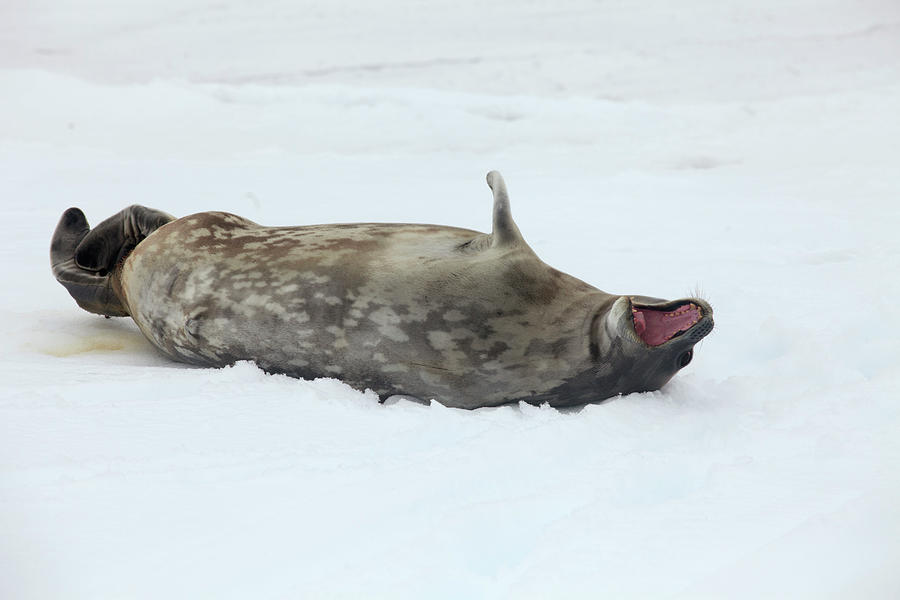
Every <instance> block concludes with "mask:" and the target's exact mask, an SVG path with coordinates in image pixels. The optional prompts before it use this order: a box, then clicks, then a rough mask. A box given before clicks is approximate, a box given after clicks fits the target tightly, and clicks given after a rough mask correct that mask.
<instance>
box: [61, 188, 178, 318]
mask: <svg viewBox="0 0 900 600" xmlns="http://www.w3.org/2000/svg"><path fill="white" fill-rule="evenodd" d="M173 219H174V217H172V216H171V215H168V214H166V213H164V212H162V211H158V210H153V209H150V208H146V207H143V206H138V205H133V206H129V207H128V208H126V209H125V210H123V211H121V212H119V213H117V214H116V215H114V216H112V217H110V218H108V219H106V220H105V221H103V222H102V223H100V224H99V225H98V226H97V227H95V228H94V229H91V228H90V226H89V225H88V222H87V219H86V218H85V216H84V213H83V212H81V210H80V209H78V208H70V209H68V210H67V211H66V212H64V213H63V215H62V217H61V218H60V220H59V223H58V224H57V226H56V230H55V231H54V232H53V238H52V239H51V242H50V266H51V268H52V269H53V276H54V277H56V280H57V281H58V282H60V283H61V284H62V285H63V287H65V288H66V290H67V291H68V292H69V294H70V295H71V296H72V298H74V299H75V302H76V303H77V304H78V306H80V307H81V308H83V309H84V310H86V311H88V312H92V313H96V314H98V315H105V316H107V317H127V316H128V310H127V309H126V307H125V305H124V303H123V302H122V301H121V299H120V298H119V294H118V292H117V290H116V283H117V282H116V281H115V277H116V276H117V273H116V269H117V267H118V266H119V265H120V264H121V262H122V261H124V260H125V258H126V257H127V256H128V254H129V253H131V251H132V250H134V248H135V247H136V246H137V245H138V244H139V243H140V242H141V241H142V240H143V239H144V238H146V237H147V236H148V235H150V234H151V233H153V231H155V230H156V229H158V228H159V227H161V226H162V225H164V224H166V223H168V222H169V221H172V220H173Z"/></svg>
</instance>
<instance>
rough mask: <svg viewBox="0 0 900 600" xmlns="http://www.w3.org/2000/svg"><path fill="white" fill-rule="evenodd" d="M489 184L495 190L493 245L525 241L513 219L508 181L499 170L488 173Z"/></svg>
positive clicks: (495, 246) (494, 246)
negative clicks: (507, 186)
mask: <svg viewBox="0 0 900 600" xmlns="http://www.w3.org/2000/svg"><path fill="white" fill-rule="evenodd" d="M487 184H488V187H490V188H491V191H492V192H494V218H493V224H492V229H491V247H492V248H498V247H500V246H509V245H512V244H518V243H522V244H524V243H525V240H524V239H522V233H521V232H520V231H519V228H518V227H517V226H516V222H515V221H513V218H512V211H511V210H510V208H509V194H508V193H507V192H506V182H505V181H503V176H502V175H500V173H499V172H498V171H491V172H490V173H488V174H487Z"/></svg>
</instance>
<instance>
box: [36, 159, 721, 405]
mask: <svg viewBox="0 0 900 600" xmlns="http://www.w3.org/2000/svg"><path fill="white" fill-rule="evenodd" d="M488 184H489V185H490V186H491V188H492V189H493V191H494V218H493V230H492V233H491V234H482V233H479V232H476V231H471V230H467V229H458V228H454V227H443V226H436V225H411V224H379V223H360V224H349V225H311V226H305V227H263V226H260V225H257V224H256V223H253V222H251V221H248V220H247V219H244V218H241V217H238V216H235V215H232V214H228V213H221V212H207V213H200V214H195V215H191V216H187V217H184V218H181V219H177V220H175V219H173V218H172V217H169V216H168V215H166V214H165V213H160V212H158V211H152V210H150V209H145V208H143V207H129V208H128V209H126V210H125V211H123V212H122V213H120V214H119V215H117V216H116V217H113V218H111V219H109V220H107V221H106V222H104V224H101V226H98V227H97V228H95V229H94V230H91V231H89V229H88V227H87V222H86V220H85V219H84V216H83V214H81V211H78V209H70V210H69V211H67V212H66V214H65V215H63V219H62V220H61V221H60V225H59V227H58V228H57V232H56V234H55V235H54V241H53V246H52V249H51V257H52V258H51V260H52V262H53V264H54V274H55V275H56V276H57V279H59V281H60V282H61V283H63V285H65V286H66V287H67V288H68V289H69V291H70V293H72V295H73V296H74V297H75V298H76V300H78V301H79V304H80V305H81V306H82V307H84V308H86V309H87V310H91V311H92V312H98V313H101V314H107V315H125V314H127V315H131V317H132V318H133V319H134V321H135V322H136V323H137V324H138V326H139V327H140V329H141V331H142V332H143V333H144V335H145V336H146V337H147V338H148V339H149V340H150V341H151V342H152V343H153V344H154V345H155V346H156V347H158V348H159V349H160V350H161V351H162V352H163V353H164V354H166V355H167V356H169V357H171V358H173V359H175V360H178V361H182V362H187V363H191V364H195V365H203V366H215V367H219V366H224V365H228V364H231V363H233V362H235V361H237V360H253V361H255V362H256V363H257V364H258V365H259V366H260V367H261V368H263V369H265V370H267V371H271V372H279V373H286V374H288V375H292V376H295V377H305V378H313V377H323V376H325V377H336V378H338V379H341V380H343V381H345V382H347V383H348V384H350V385H352V386H353V387H356V388H359V389H363V388H371V389H373V390H375V391H376V392H377V393H378V394H379V395H380V396H382V397H386V396H388V395H391V394H406V395H411V396H416V397H420V398H425V399H427V398H435V399H437V400H438V401H439V402H441V403H442V404H445V405H447V406H455V407H463V408H476V407H481V406H495V405H500V404H505V403H509V402H515V401H519V400H524V401H526V402H532V403H539V402H549V403H550V404H551V405H553V406H569V405H576V404H584V403H587V402H593V401H598V400H601V399H604V398H608V397H610V396H613V395H616V394H621V393H629V392H634V391H644V390H655V389H659V388H660V387H661V386H662V385H664V384H665V383H666V382H667V381H668V380H669V379H670V378H671V377H672V376H673V375H674V374H675V372H676V371H678V370H679V369H680V368H681V366H683V365H684V364H686V362H687V361H688V360H690V351H691V348H692V347H693V345H694V344H695V343H696V342H697V341H699V339H701V338H702V337H704V336H705V335H706V334H708V333H709V332H710V331H711V330H712V309H711V308H710V307H709V305H708V304H707V303H705V302H704V301H702V300H699V299H690V301H691V302H693V303H695V304H696V305H697V306H699V307H700V308H701V310H702V314H703V316H702V319H700V321H698V322H697V323H696V324H695V325H694V326H693V327H692V328H691V329H690V330H688V331H686V332H684V333H683V334H682V335H679V336H678V337H675V338H673V339H672V340H670V341H668V342H666V343H665V344H663V345H661V346H656V347H650V346H648V345H646V344H644V343H643V342H642V341H641V339H640V338H639V337H638V336H637V335H636V334H635V331H634V326H633V324H632V319H631V307H632V303H633V302H634V303H641V305H645V306H647V305H652V306H662V307H667V306H669V305H671V306H677V305H678V304H679V303H684V302H685V301H686V300H680V301H677V302H672V303H667V302H665V301H662V300H657V299H652V298H644V297H633V296H618V295H610V294H607V293H605V292H602V291H600V290H598V289H596V288H594V287H592V286H590V285H588V284H586V283H584V282H582V281H580V280H578V279H575V278H574V277H571V276H569V275H566V274H565V273H562V272H560V271H557V270H556V269H553V268H552V267H550V266H548V265H546V264H544V263H543V262H541V260H540V259H539V258H538V257H537V256H536V255H535V253H534V252H533V251H532V249H531V248H530V247H529V246H528V244H526V243H525V241H524V240H523V239H522V236H521V234H520V233H519V230H518V228H517V227H516V224H515V223H514V222H513V219H512V216H511V213H510V209H509V200H508V197H507V193H506V187H505V185H504V183H503V180H502V178H501V177H500V175H499V173H496V172H491V173H489V174H488ZM73 211H77V213H73ZM167 221H168V222H167ZM162 223H165V224H162ZM117 224H118V225H117ZM160 225H161V226H160ZM98 230H102V235H94V232H96V231H98ZM113 232H114V233H113ZM145 237H146V239H144V238H145ZM126 246H132V247H133V250H131V248H130V247H129V248H127V250H131V251H130V253H128V252H127V250H123V248H125V247H126ZM88 249H89V250H90V251H88ZM126 254H127V256H125V255H126ZM73 257H74V259H73Z"/></svg>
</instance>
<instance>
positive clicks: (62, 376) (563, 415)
mask: <svg viewBox="0 0 900 600" xmlns="http://www.w3.org/2000/svg"><path fill="white" fill-rule="evenodd" d="M898 30H900V9H898V8H897V5H896V3H895V2H893V1H892V0H865V1H860V0H854V1H850V0H826V1H824V2H823V1H821V0H817V1H815V2H813V1H812V0H792V1H787V2H785V1H775V0H762V1H760V2H756V3H752V4H735V3H723V2H713V1H711V0H709V1H708V0H689V1H687V2H681V3H677V5H676V4H672V3H669V2H663V1H661V0H656V1H645V2H640V3H632V2H620V1H612V2H605V3H594V2H589V1H588V0H565V1H554V2H549V1H545V0H534V1H529V2H521V1H517V2H512V1H511V0H498V1H497V2H491V3H487V4H486V5H485V4H484V3H476V2H472V1H469V0H454V1H453V2H449V1H446V0H440V1H434V2H429V3H418V2H411V1H409V0H384V1H383V2H379V3H360V2H349V1H347V0H340V1H329V2H325V1H319V2H316V1H310V2H304V3H296V2H287V1H279V0H256V1H255V2H252V3H250V2H247V3H227V2H220V3H199V2H198V3H185V2H175V1H174V0H161V1H159V2H154V3H144V4H142V5H138V6H132V5H131V3H128V4H122V3H111V2H100V1H99V0H90V1H87V2H77V3H75V2H65V1H54V2H49V1H43V2H31V1H29V2H7V3H5V4H4V5H3V7H2V8H0V89H2V90H3V93H2V94H0V114H3V115H5V118H3V119H0V186H2V189H3V200H2V202H3V216H4V221H5V222H4V228H3V230H4V236H3V241H2V242H0V258H2V260H3V264H4V281H5V282H6V283H5V284H4V285H3V292H2V295H0V352H2V356H3V361H2V363H0V381H3V385H2V388H0V597H3V598H17V599H19V598H23V599H25V598H66V599H72V598H92V599H95V598H160V597H165V598H197V597H215V598H247V597H252V598H283V597H347V598H358V597H367V598H398V597H423V596H427V597H446V598H460V597H463V598H525V597H559V598H569V597H591V598H596V597H601V596H606V597H652V598H660V597H676V598H696V597H726V596H727V597H747V598H758V597H762V596H775V597H791V598H799V597H808V598H823V597H870V598H879V597H883V598H888V597H896V596H897V595H898V594H900V575H898V574H897V571H896V565H897V564H898V562H900V510H898V508H897V507H898V506H900V437H898V435H897V433H898V431H900V429H898V426H900V408H898V406H900V394H898V391H900V364H898V363H900V361H898V359H900V335H898V333H900V316H898V312H897V310H896V308H895V306H894V304H895V302H894V299H895V298H896V297H897V295H898V293H900V283H898V277H897V273H898V272H900V236H897V234H896V231H897V229H898V225H900V205H898V203H897V198H898V196H900V168H898V167H900V164H898V160H900V159H898V157H900V142H898V140H900V111H898V110H897V106H898V105H900V63H898V61H897V56H898V52H900V36H898ZM495 168H496V169H499V170H500V171H501V172H502V173H503V174H504V176H505V178H506V180H507V183H508V186H509V189H510V195H511V199H512V207H513V211H514V214H515V216H516V219H517V222H518V224H519V227H520V229H521V230H522V232H523V234H524V235H525V237H526V239H527V240H528V241H529V242H530V243H531V245H532V246H533V247H534V249H535V250H536V251H537V252H538V254H539V255H540V256H541V257H542V258H543V259H544V260H545V261H546V262H548V263H549V264H551V265H553V266H554V267H557V268H560V269H562V270H564V271H566V272H569V273H571V274H573V275H575V276H577V277H580V278H582V279H584V280H586V281H588V282H590V283H592V284H594V285H596V286H598V287H600V288H602V289H605V290H607V291H610V292H618V293H642V294H648V295H654V296H658V297H669V298H674V297H681V296H684V295H686V294H690V293H692V292H693V291H694V290H696V289H699V290H700V291H701V293H702V294H703V295H704V297H706V298H708V299H709V300H710V301H711V303H712V304H713V306H714V307H715V309H716V327H717V329H716V331H714V332H713V334H712V335H711V336H710V337H709V338H707V339H706V340H704V342H703V343H702V345H701V346H700V347H699V348H697V349H696V353H695V357H694V361H693V363H692V364H691V365H690V366H689V367H687V368H686V369H685V370H684V371H682V372H681V373H680V374H679V375H678V376H677V377H676V378H675V379H674V380H673V382H672V383H671V384H670V385H669V386H667V387H666V388H665V389H663V390H662V391H660V392H655V393H648V394H634V395H630V396H627V397H621V398H615V399H613V400H610V401H607V402H604V403H602V404H599V405H591V406H588V407H586V408H584V409H583V410H581V411H567V412H561V411H557V410H554V409H551V408H549V407H532V406H527V405H521V406H511V407H503V408H498V409H482V410H477V411H470V412H468V411H461V410H454V409H447V408H444V407H442V406H440V405H438V404H436V403H432V404H431V405H430V406H423V405H421V404H417V403H415V402H412V401H409V400H407V399H394V400H392V401H391V402H389V403H388V404H387V405H379V404H378V403H377V399H376V398H375V396H374V395H373V394H372V393H371V392H369V393H365V392H361V391H355V390H352V389H350V388H348V387H347V386H345V385H343V384H341V383H340V382H338V381H335V380H324V379H323V380H316V381H312V382H306V381H298V380H292V379H289V378H286V377H281V376H270V375H266V374H264V373H262V372H261V371H259V370H258V369H257V368H256V367H255V366H253V365H252V364H247V363H239V364H237V365H235V366H234V367H231V368H227V369H222V370H209V369H196V368H190V367H187V366H184V365H178V364H174V363H171V362H168V361H167V360H165V359H163V358H162V357H160V356H158V355H157V354H156V352H155V351H154V350H153V348H151V347H150V345H149V343H147V342H146V341H145V340H144V339H143V337H142V336H141V335H140V333H139V332H138V330H137V328H136V327H135V326H134V325H133V324H132V323H131V322H130V321H127V320H124V319H117V320H104V319H102V318H99V317H96V316H93V315H90V314H88V313H85V312H83V311H80V310H79V309H78V308H77V307H76V306H75V304H74V302H73V301H72V300H71V299H70V298H69V297H68V295H67V294H66V292H65V291H64V289H63V288H62V287H61V286H59V285H58V284H57V283H56V282H55V281H53V279H52V276H51V275H50V270H49V261H48V248H49V239H50V234H51V232H52V230H53V227H54V226H55V224H56V220H57V219H58V218H59V215H60V214H61V213H62V211H63V210H64V209H65V208H67V207H69V206H80V207H81V208H82V209H84V210H85V212H86V214H87V215H88V218H89V219H90V220H91V221H92V222H94V223H96V222H99V221H100V220H101V219H103V218H105V217H107V216H109V215H110V214H112V213H114V212H116V211H118V210H120V209H121V208H122V207H124V206H126V205H128V204H131V203H141V204H146V205H148V206H152V207H155V208H159V209H162V210H165V211H168V212H171V213H174V214H178V215H183V214H188V213H190V212H195V211H199V210H210V209H216V210H228V211H231V212H235V213H238V214H242V215H244V216H246V217H248V218H251V219H253V220H255V221H257V222H261V223H265V224H271V225H275V224H286V225H287V224H290V225H295V224H304V223H323V222H324V223H327V222H348V221H389V222H390V221H394V222H433V223H440V224H446V225H455V226H461V227H470V228H475V229H480V230H485V229H489V227H490V204H491V202H490V193H489V190H488V189H487V187H486V186H485V184H484V179H483V178H484V174H485V173H486V172H487V171H488V170H490V169H495Z"/></svg>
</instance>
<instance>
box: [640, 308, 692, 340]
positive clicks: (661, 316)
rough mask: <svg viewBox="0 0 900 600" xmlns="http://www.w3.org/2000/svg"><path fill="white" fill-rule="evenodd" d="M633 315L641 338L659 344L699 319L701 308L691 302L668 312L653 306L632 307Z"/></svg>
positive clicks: (686, 328)
mask: <svg viewBox="0 0 900 600" xmlns="http://www.w3.org/2000/svg"><path fill="white" fill-rule="evenodd" d="M631 316H632V317H633V318H634V330H635V332H637V334H638V335H639V336H640V338H641V339H642V340H644V342H646V343H647V344H648V345H650V346H659V345H660V344H664V343H665V342H667V341H669V340H670V339H672V336H674V335H675V334H676V333H678V332H680V331H687V330H688V329H690V328H691V327H692V326H693V325H694V323H696V322H697V321H699V320H700V309H699V308H697V307H696V306H695V305H693V304H690V303H689V304H683V305H681V306H679V307H678V308H675V309H673V310H671V311H668V312H666V311H662V310H655V309H652V308H632V309H631Z"/></svg>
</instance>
